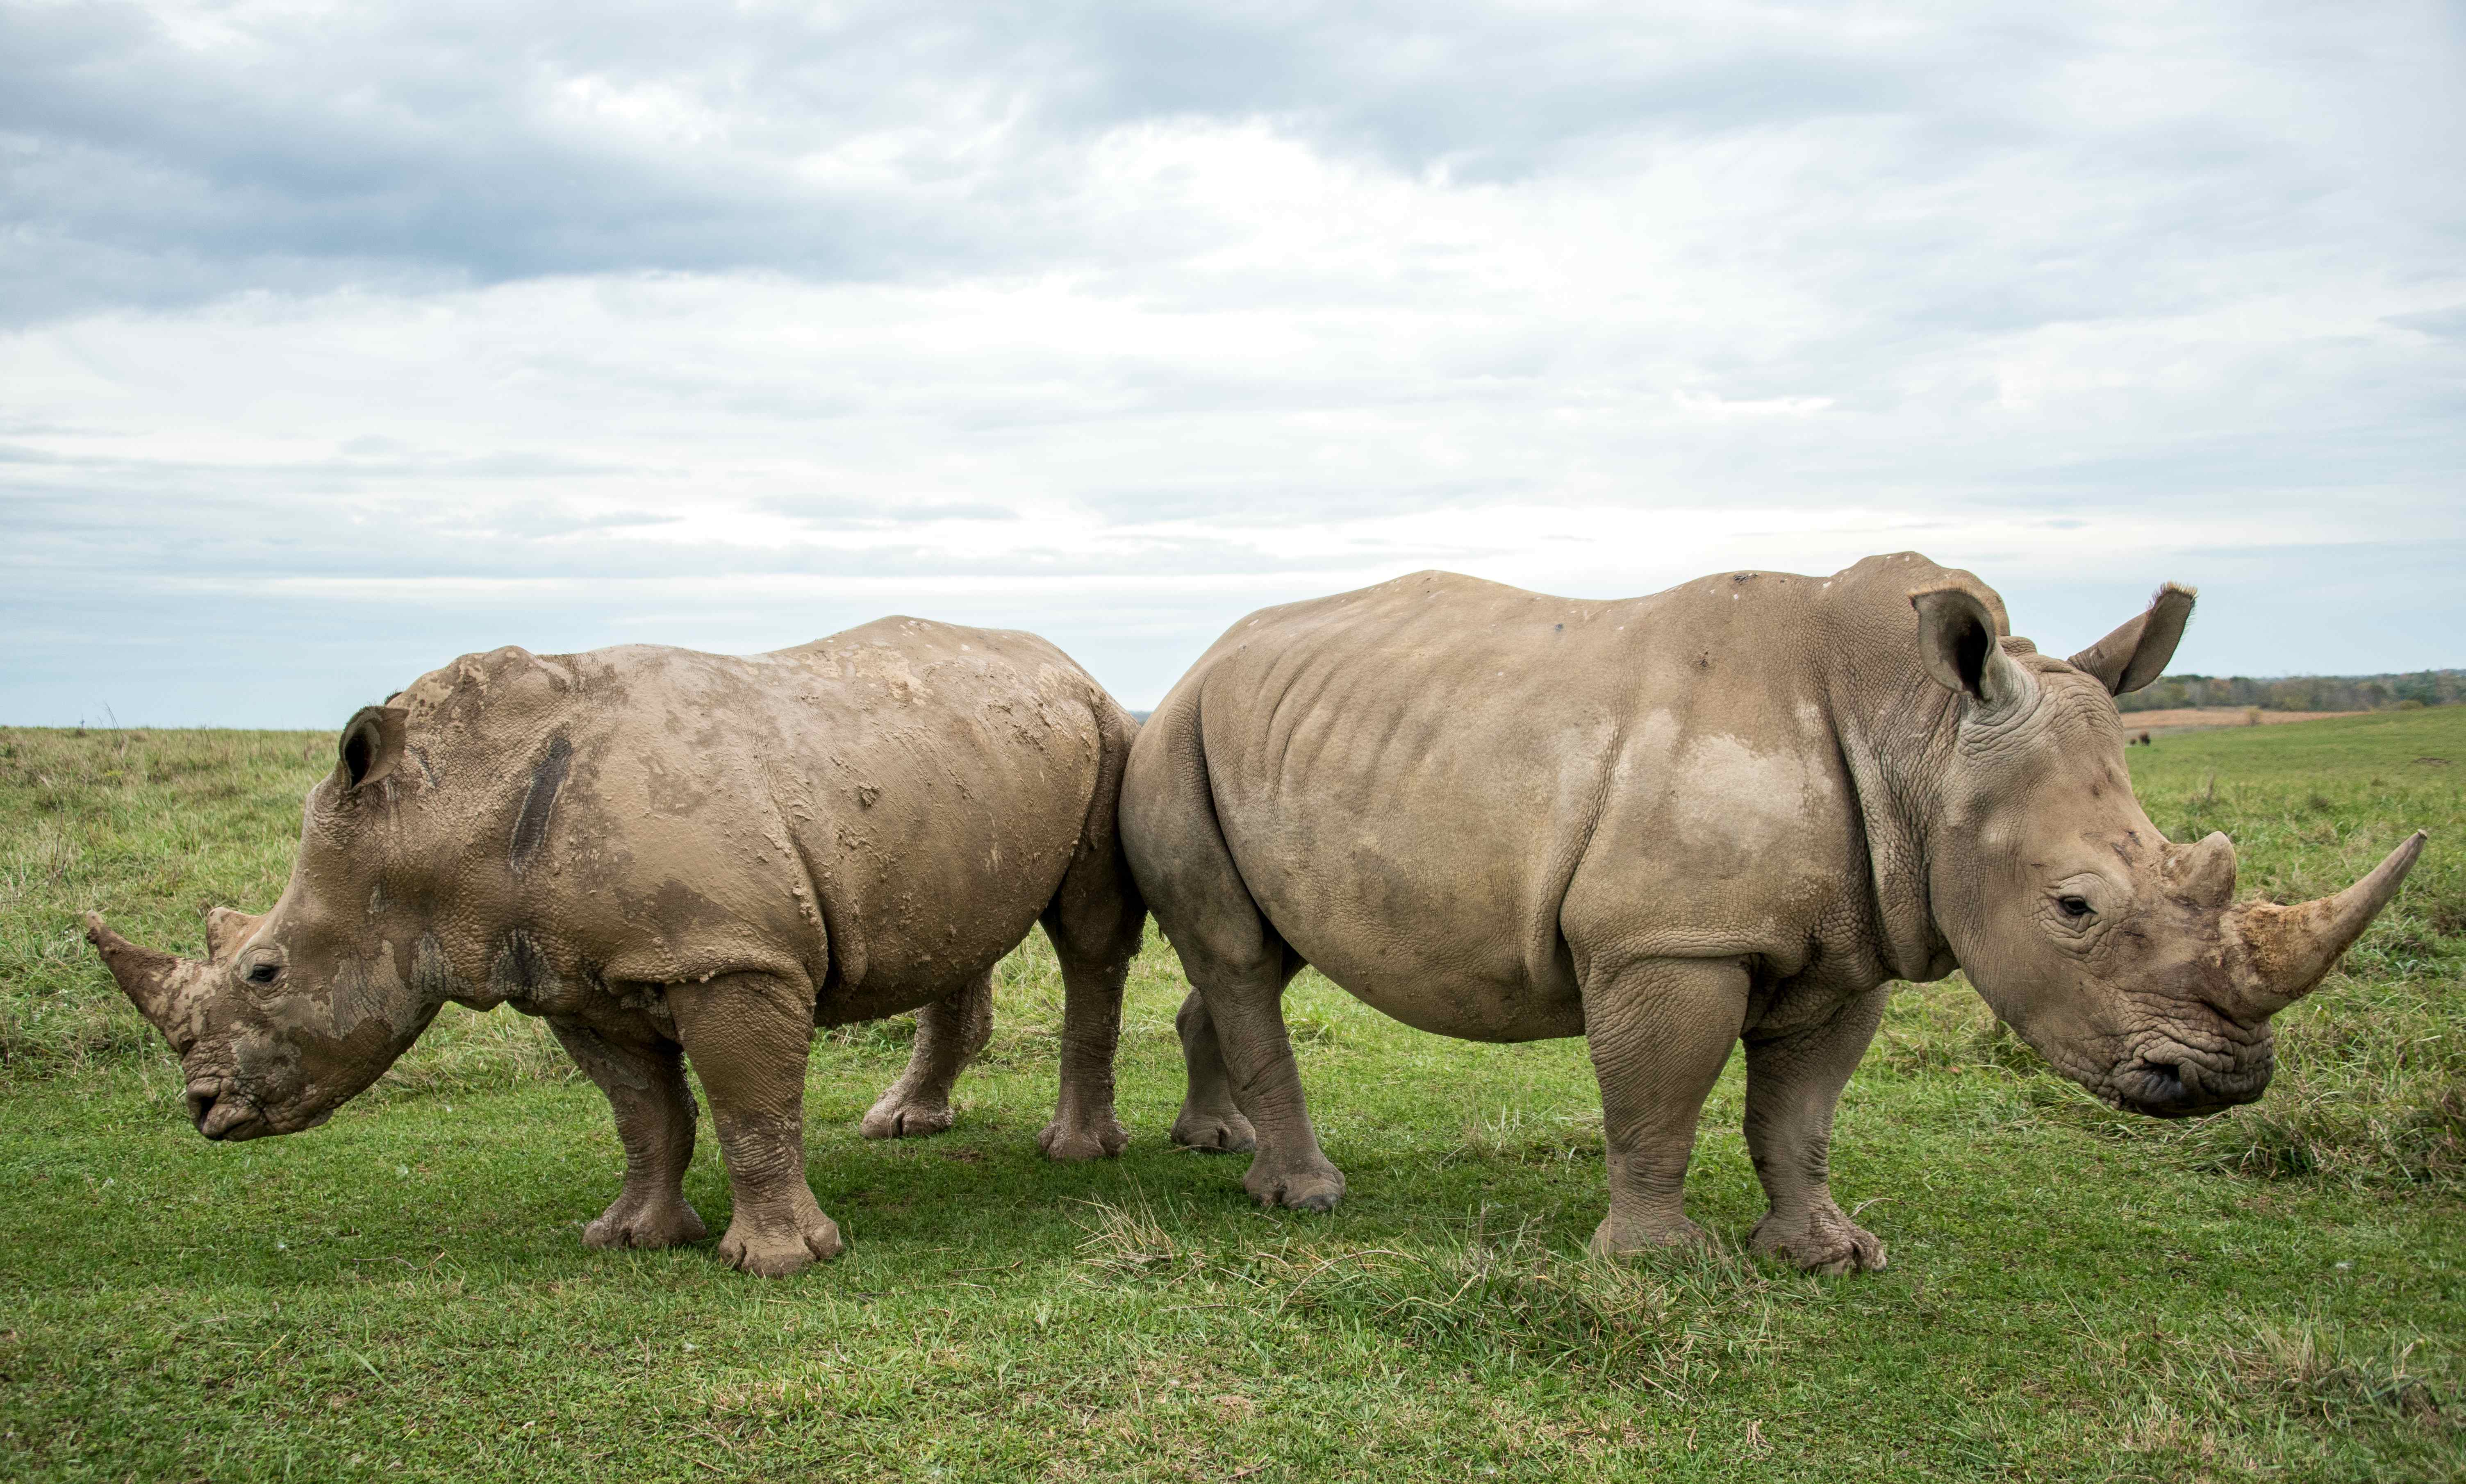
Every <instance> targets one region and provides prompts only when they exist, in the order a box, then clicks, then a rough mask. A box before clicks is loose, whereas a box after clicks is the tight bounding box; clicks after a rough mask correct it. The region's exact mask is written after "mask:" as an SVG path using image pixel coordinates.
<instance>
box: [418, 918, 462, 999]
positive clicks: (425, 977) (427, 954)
mask: <svg viewBox="0 0 2466 1484" xmlns="http://www.w3.org/2000/svg"><path fill="white" fill-rule="evenodd" d="M470 988H471V986H470V985H469V984H467V983H465V982H464V981H463V978H462V976H460V975H459V974H457V973H455V972H454V961H453V960H452V959H450V958H448V957H446V956H445V944H444V942H443V940H441V939H440V938H438V937H437V934H436V933H421V934H420V935H419V942H418V944H417V945H416V946H415V947H414V948H413V949H412V952H411V989H412V993H413V994H414V995H415V996H416V997H417V999H418V1000H419V1002H421V1003H422V1004H443V1003H444V1002H445V1001H448V1000H458V999H462V998H465V997H467V995H468V994H469V991H470Z"/></svg>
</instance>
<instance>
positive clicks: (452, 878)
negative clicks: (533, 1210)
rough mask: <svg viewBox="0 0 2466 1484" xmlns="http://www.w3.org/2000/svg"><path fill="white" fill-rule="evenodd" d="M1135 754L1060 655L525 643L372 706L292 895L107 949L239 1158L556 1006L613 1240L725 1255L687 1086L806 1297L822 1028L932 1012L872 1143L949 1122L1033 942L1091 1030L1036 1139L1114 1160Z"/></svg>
mask: <svg viewBox="0 0 2466 1484" xmlns="http://www.w3.org/2000/svg"><path fill="white" fill-rule="evenodd" d="M1134 730H1135V728H1134V725H1133V724H1132V721H1131V719H1130V717H1129V714H1128V713H1127V712H1125V711H1124V710H1123V709H1122V708H1120V707H1119V706H1117V705H1116V704H1115V703H1114V701H1113V699H1112V698H1111V697H1110V696H1109V695H1108V694H1106V692H1105V690H1104V688H1103V687H1102V686H1099V685H1097V683H1096V682H1095V681H1094V680H1093V679H1091V678H1090V677H1089V676H1088V675H1087V673H1086V672H1085V671H1084V670H1082V669H1080V668H1079V666H1077V665H1076V664H1074V663H1071V661H1070V660H1069V658H1068V657H1066V656H1065V655H1064V654H1063V653H1062V652H1061V651H1060V650H1059V649H1056V648H1055V647H1053V646H1052V645H1051V644H1049V643H1046V642H1045V641H1042V640H1041V639H1038V638H1036V637H1035V636H1034V635H1030V634H1020V633H1008V632H997V631H993V630H986V629H973V628H959V627H954V626H952V625H949V624H941V623H931V622H925V621H921V620H918V619H914V618H884V619H880V620H878V621H876V622H873V623H869V624H866V625H864V626H863V627H862V628H855V629H850V630H848V631H847V632H845V633H842V634H838V635H835V636H833V637H831V638H828V639H823V640H818V641H815V642H813V643H810V644H806V645H803V646H801V647H798V648H795V649H783V650H779V651H776V652H774V653H771V654H761V655H753V656H750V657H745V658H736V657H729V656H723V655H710V654H699V653H695V652H693V651H690V650H685V649H674V648H665V647H658V646H652V645H626V646H623V647H620V648H614V649H601V650H594V651H592V652H590V653H587V654H572V655H533V654H530V653H528V652H527V651H525V650H523V649H519V648H504V649H499V650H495V651H493V652H490V653H487V654H482V655H470V656H465V657H464V658H462V659H460V660H458V661H456V662H455V663H452V664H450V665H448V666H446V667H445V668H443V669H439V670H437V671H434V672H432V673H430V674H428V675H425V676H422V677H421V678H420V679H419V680H417V681H416V682H415V683H414V684H413V685H412V686H411V687H410V688H409V689H407V690H404V691H401V692H398V693H397V694H396V695H394V696H393V697H392V698H391V699H389V700H388V702H387V703H386V704H385V705H383V706H381V707H370V708H365V709H363V710H361V711H360V712H359V713H358V714H357V715H355V716H353V717H352V718H351V720H350V722H349V724H348V725H347V726H346V727H345V728H344V729H343V731H342V735H341V742H340V749H339V752H340V755H339V757H338V758H337V760H336V762H335V764H334V769H333V772H332V773H331V774H329V775H328V776H325V778H323V779H321V780H320V781H319V782H318V783H317V785H316V786H315V787H314V788H312V789H311V790H310V791H309V793H308V797H307V803H306V811H305V813H306V818H305V821H304V823H303V827H302V830H301V836H300V851H299V855H298V857H297V859H296V861H295V863H294V865H293V867H292V873H291V880H290V883H289V885H288V886H287V887H286V888H284V890H283V893H282V896H281V898H280V900H279V901H277V902H276V903H275V904H274V906H273V908H272V909H271V910H270V911H267V912H265V913H264V914H263V915H261V916H248V915H245V914H242V913H240V912H236V911H229V910H224V909H218V910H216V911H213V913H211V914H210V917H209V921H208V925H207V927H208V934H207V935H208V942H209V951H210V956H209V958H207V959H206V960H203V961H199V960H192V959H184V958H176V957H173V956H169V955H166V954H162V953H156V952H152V951H149V950H146V949H143V948H139V947H137V946H135V945H133V944H131V943H129V942H127V941H126V940H125V939H123V938H122V937H120V936H119V935H117V934H116V933H112V932H111V931H110V930H109V929H108V928H107V927H105V926H104V925H103V922H102V920H101V918H100V917H99V916H89V917H88V918H87V920H86V922H87V936H88V937H89V939H90V940H92V941H93V943H94V944H95V946H96V947H97V948H98V949H100V950H101V954H102V956H103V959H104V961H105V962H106V963H107V964H108V965H109V966H110V969H111V972H112V974H113V976H114V977H115V978H117V979H118V980H119V982H120V986H121V988H122V989H123V990H124V991H125V992H126V993H127V995H128V997H129V999H131V1000H133V1001H136V1003H137V1007H138V1009H139V1010H140V1011H142V1012H144V1014H145V1016H146V1019H147V1020H149V1021H151V1022H152V1023H154V1025H155V1026H156V1027H157V1028H158V1029H160V1030H161V1031H162V1032H163V1034H164V1036H165V1037H166V1038H167V1039H168V1040H169V1042H170V1043H171V1046H172V1048H173V1049H174V1050H176V1051H177V1052H178V1053H179V1056H180V1061H181V1065H182V1067H183V1068H184V1070H185V1072H186V1075H187V1084H188V1086H187V1102H188V1111H189V1114H190V1116H191V1119H192V1120H193V1121H194V1122H195V1124H196V1126H197V1129H198V1131H199V1132H200V1133H202V1134H204V1135H206V1136H207V1137H208V1138H213V1139H240V1138H254V1137H257V1136H258V1135H268V1134H289V1133H296V1132H298V1131H300V1130H303V1129H309V1128H314V1127H316V1126H317V1125H318V1124H320V1123H323V1122H324V1121H325V1119H326V1118H327V1117H328V1116H329V1115H330V1114H331V1113H333V1111H334V1109H335V1107H336V1106H337V1105H339V1104H341V1103H342V1102H343V1101H344V1100H345V1099H347V1098H348V1097H350V1096H351V1095H352V1094H354V1093H356V1092H358V1091H360V1090H361V1089H363V1088H365V1087H367V1086H368V1085H369V1084H370V1083H371V1082H373V1081H374V1080H376V1078H377V1077H378V1075H379V1074H381V1073H382V1072H384V1070H385V1069H386V1068H387V1067H389V1066H390V1065H392V1062H393V1061H394V1059H395V1058H396V1057H398V1056H400V1055H401V1054H402V1053H403V1051H404V1050H405V1049H406V1048H407V1047H409V1046H411V1044H412V1042H413V1040H414V1039H415V1037H417V1036H418V1035H419V1033H420V1031H421V1030H422V1029H423V1028H425V1027H426V1026H427V1024H428V1023H429V1022H430V1020H431V1019H432V1018H433V1017H434V1016H435V1015H436V1014H437V1010H438V1009H439V1008H440V1007H442V1006H443V1005H444V1003H445V1002H446V1001H456V1002H458V1003H460V1004H465V1005H469V1006H472V1007H474V1008H480V1009H485V1008H488V1007H491V1006H495V1005H499V1004H507V1005H511V1006H513V1007H514V1008H515V1009H517V1010H520V1011H522V1012H524V1013H526V1014H529V1015H536V1016H542V1017H545V1018H546V1019H547V1021H548V1023H549V1028H550V1029H551V1030H553V1031H554V1033H555V1035H556V1039H557V1040H558V1042H559V1043H561V1044H562V1045H563V1046H564V1047H565V1049H566V1050H567V1051H568V1052H569V1053H570V1054H571V1055H572V1058H573V1060H574V1061H575V1062H576V1063H577V1064H578V1065H579V1066H580V1067H581V1068H582V1070H583V1071H584V1072H585V1073H587V1074H588V1075H589V1076H590V1078H591V1079H592V1081H594V1082H595V1083H597V1084H598V1086H599V1087H600V1089H601V1090H602V1091H604V1092H606V1093H607V1095H608V1101H609V1105H610V1107H611V1108H612V1109H613V1110H614V1111H615V1113H616V1119H617V1134H618V1135H619V1137H620V1139H621V1140H622V1142H623V1144H624V1148H625V1177H624V1185H623V1189H622V1191H621V1192H620V1193H619V1194H618V1195H617V1199H616V1201H615V1202H614V1203H612V1204H611V1205H610V1206H609V1207H608V1209H607V1210H606V1212H605V1213H603V1214H602V1215H601V1216H600V1217H599V1218H598V1219H597V1220H595V1221H594V1222H592V1223H591V1224H590V1225H588V1226H586V1227H585V1228H584V1231H583V1240H584V1241H585V1242H586V1243H588V1244H589V1245H591V1246H593V1247H600V1248H609V1247H638V1248H655V1247H667V1246H673V1245H677V1244H680V1243H685V1242H691V1241H695V1240H698V1239H700V1238H701V1237H703V1236H704V1235H705V1234H706V1233H705V1228H704V1225H703V1223H702V1219H701V1218H700V1217H699V1216H698V1215H697V1214H696V1213H695V1212H694V1210H693V1208H692V1206H690V1205H689V1204H687V1203H686V1202H685V1199H684V1187H683V1184H682V1180H683V1178H684V1171H685V1166H686V1163H687V1161H688V1160H689V1159H690V1158H691V1157H692V1153H693V1143H694V1122H695V1117H696V1108H695V1105H694V1099H693V1096H692V1094H691V1092H689V1091H687V1089H686V1085H685V1079H684V1066H683V1061H684V1060H690V1061H691V1062H692V1064H693V1068H694V1070H695V1072H696V1073H697V1074H698V1075H699V1076H700V1077H701V1079H702V1084H703V1089H704V1091H705V1092H706V1094H707V1095H708V1097H709V1099H710V1103H711V1117H712V1122H713V1123H714V1124H715V1125H716V1127H717V1129H718V1132H719V1141H720V1150H721V1154H722V1155H723V1157H724V1158H725V1160H726V1162H727V1166H728V1176H729V1190H730V1193H731V1195H732V1198H733V1203H734V1211H733V1215H732V1217H731V1219H730V1221H729V1227H728V1232H727V1234H726V1235H725V1236H724V1237H723V1238H722V1239H721V1241H720V1245H719V1252H720V1255H721V1257H723V1258H724V1259H726V1260H727V1261H728V1262H729V1263H730V1264H732V1265H734V1266H736V1267H739V1268H742V1269H745V1270H749V1271H751V1272H756V1273H763V1274H771V1275H777V1274H785V1273H790V1272H794V1271H796V1270H798V1269H801V1268H803V1267H805V1266H807V1265H808V1264H809V1263H810V1262H812V1261H813V1260H814V1259H817V1258H829V1257H831V1256H833V1255H834V1254H836V1253H837V1252H838V1251H839V1250H840V1248H841V1239H840V1233H839V1228H838V1226H837V1225H835V1224H834V1223H833V1222H832V1221H831V1219H830V1218H829V1217H827V1216H825V1215H823V1214H822V1211H821V1208H820V1206H819V1204H818V1203H817V1202H816V1201H815V1199H814V1193H813V1190H812V1188H811V1186H809V1185H808V1184H807V1182H806V1180H805V1159H804V1124H803V1109H804V1088H805V1065H806V1054H807V1050H808V1045H809V1041H810V1038H811V1036H812V1033H813V1030H814V1028H815V1027H816V1026H817V1025H831V1024H840V1023H847V1022H853V1021H863V1020H872V1019H877V1018H880V1017H884V1016H888V1015H893V1014H897V1013H899V1012H901V1011H906V1010H916V1011H917V1012H918V1029H917V1036H916V1043H915V1048H914V1052H913V1057H912V1060H911V1062H910V1064H909V1066H908V1069H907V1072H906V1074H905V1075H903V1076H902V1077H901V1078H900V1079H899V1080H898V1082H897V1083H896V1084H895V1085H893V1086H892V1087H891V1089H890V1090H889V1091H887V1092H886V1093H885V1094H884V1095H883V1097H882V1099H881V1101H880V1102H879V1103H877V1104H876V1105H875V1106H874V1108H873V1110H872V1111H871V1112H870V1113H868V1114H867V1115H866V1117H865V1121H864V1132H865V1133H866V1134H868V1135H876V1136H882V1135H903V1134H908V1135H912V1134H921V1133H927V1132H930V1131H932V1130H935V1129H939V1128H943V1127H946V1126H948V1125H949V1123H950V1121H951V1110H950V1103H949V1092H950V1088H951V1083H952V1079H953V1076H955V1075H956V1073H957V1072H958V1070H959V1068H961V1066H963V1065H964V1064H965V1063H966V1062H967V1061H968V1059H969V1058H971V1057H972V1056H974V1055H975V1052H976V1051H978V1050H979V1049H981V1048H982V1046H983V1045H984V1042H985V1039H986V1037H987V1035H988V1034H989V1026H990V1020H989V1005H990V996H991V980H990V976H991V973H992V970H993V966H994V964H995V962H996V961H997V960H998V959H999V958H1000V957H1001V956H1002V955H1003V954H1004V953H1006V952H1008V951H1009V950H1010V949H1011V948H1012V947H1013V946H1014V945H1016V944H1017V943H1018V942H1019V941H1020V938H1022V937H1023V936H1025V935H1026V933H1027V932H1028V930H1029V928H1030V927H1031V926H1033V925H1035V924H1036V923H1038V922H1040V921H1041V922H1042V924H1043V926H1044V931H1045V933H1046V935H1047V936H1048V937H1050V938H1051V940H1052V943H1053V948H1054V952H1055V954H1056V955H1057V956H1058V957H1059V958H1060V960H1061V967H1062V977H1063V983H1064V991H1065V1004H1064V1026H1063V1037H1062V1071H1061V1082H1062V1090H1061V1099H1060V1106H1059V1111H1058V1112H1057V1113H1055V1115H1054V1118H1053V1121H1052V1122H1051V1123H1050V1124H1048V1125H1047V1126H1046V1127H1045V1128H1044V1130H1043V1131H1042V1133H1041V1134H1040V1135H1038V1138H1039V1141H1040V1142H1041V1143H1042V1146H1043V1148H1044V1150H1045V1152H1046V1153H1047V1154H1048V1155H1050V1156H1051V1157H1052V1158H1057V1159H1084V1158H1096V1157H1099V1156H1104V1155H1111V1154H1117V1153H1119V1152H1120V1151H1121V1149H1122V1148H1123V1147H1124V1145H1125V1143H1126V1142H1127V1138H1126V1135H1125V1134H1124V1132H1123V1130H1122V1127H1121V1125H1120V1123H1119V1122H1117V1121H1116V1119H1115V1117H1114V1114H1113V1051H1114V1043H1115V1039H1116V1036H1117V1034H1118V1031H1119V1027H1120V1021H1121V998H1122V983H1123V979H1124V977H1125V976H1126V974H1127V973H1128V970H1129V966H1130V961H1131V959H1132V956H1135V955H1136V953H1137V952H1138V946H1139V940H1140V936H1141V934H1142V933H1143V932H1144V930H1145V926H1146V921H1147V914H1146V909H1145V908H1144V906H1143V905H1142V904H1141V902H1140V899H1139V896H1138V891H1137V888H1136V887H1135V886H1134V885H1133V884H1132V880H1131V877H1130V874H1129V870H1128V867H1127V866H1126V864H1125V863H1124V861H1123V858H1122V855H1121V849H1120V843H1119V838H1118V834H1117V832H1116V829H1115V825H1114V803H1115V800H1116V798H1117V797H1118V794H1119V791H1120V780H1121V774H1122V769H1123V767H1124V765H1125V763H1126V762H1127V760H1128V757H1129V753H1130V746H1131V738H1132V734H1133V732H1134Z"/></svg>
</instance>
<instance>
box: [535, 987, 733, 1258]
mask: <svg viewBox="0 0 2466 1484" xmlns="http://www.w3.org/2000/svg"><path fill="white" fill-rule="evenodd" d="M548 1026H549V1030H551V1031H553V1032H554V1033H555V1035H556V1039H557V1043H558V1044H559V1045H561V1046H564V1047H565V1050H566V1054H567V1055H569V1056H571V1057H572V1058H573V1061H574V1065H575V1066H577V1067H580V1068H582V1070H583V1074H584V1075H585V1076H588V1077H589V1078H590V1079H591V1080H592V1081H593V1082H594V1083H597V1084H598V1086H599V1091H602V1092H604V1093H606V1094H607V1095H608V1106H609V1109H610V1110H611V1111H612V1112H614V1113H616V1115H617V1138H618V1139H619V1140H621V1141H622V1142H623V1143H624V1145H625V1185H624V1188H623V1189H622V1190H620V1191H618V1192H617V1199H616V1200H615V1201H613V1202H611V1203H609V1206H608V1209H607V1210H605V1211H602V1212H601V1213H599V1219H598V1220H596V1221H594V1222H593V1223H592V1224H591V1225H588V1226H585V1227H583V1228H582V1241H583V1244H584V1245H585V1246H586V1247H602V1248H606V1247H678V1246H681V1245H683V1244H684V1243H687V1242H699V1241H701V1240H702V1239H703V1238H704V1237H706V1236H708V1235H709V1234H710V1232H709V1229H708V1228H707V1227H706V1226H704V1225H703V1224H702V1218H701V1217H700V1216H698V1215H696V1214H695V1212H694V1208H693V1207H692V1206H691V1205H688V1204H686V1203H685V1190H684V1179H685V1167H686V1166H687V1165H689V1164H691V1163H692V1162H693V1147H694V1100H693V1091H692V1090H691V1089H689V1088H687V1087H686V1086H685V1073H684V1059H683V1058H682V1057H681V1056H679V1054H678V1051H677V1046H676V1044H675V1043H674V1042H670V1041H656V1042H652V1041H642V1042H636V1041H625V1040H617V1039H614V1038H611V1037H609V1036H605V1035H602V1034H601V1033H600V1032H599V1031H597V1030H595V1029H594V1028H592V1027H591V1026H589V1025H585V1024H583V1023H581V1022H579V1021H569V1020H562V1019H552V1020H550V1021H549V1023H548Z"/></svg>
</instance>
